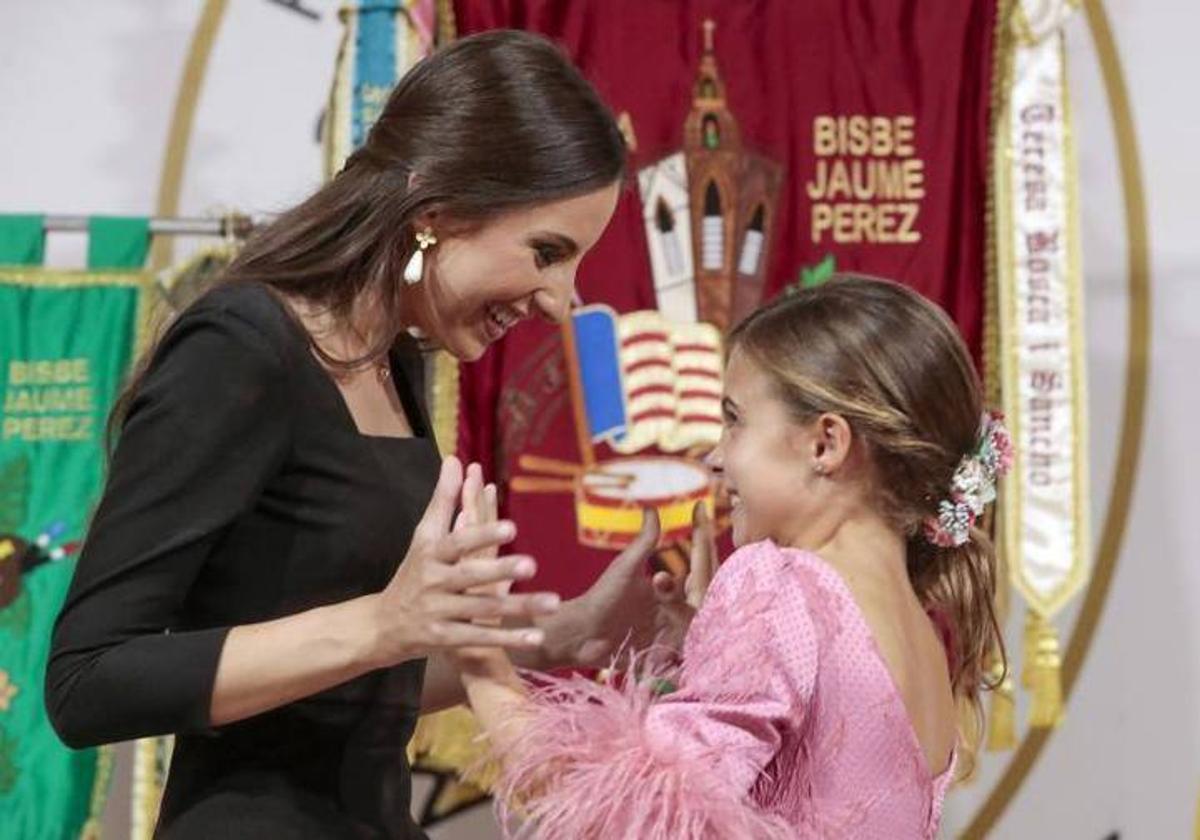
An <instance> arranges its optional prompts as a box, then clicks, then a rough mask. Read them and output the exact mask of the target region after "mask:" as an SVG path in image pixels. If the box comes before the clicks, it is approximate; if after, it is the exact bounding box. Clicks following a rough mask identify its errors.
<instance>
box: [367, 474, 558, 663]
mask: <svg viewBox="0 0 1200 840" xmlns="http://www.w3.org/2000/svg"><path fill="white" fill-rule="evenodd" d="M462 486H463V468H462V464H461V463H460V462H459V460H458V459H457V458H455V457H453V456H451V457H449V458H446V459H445V460H444V461H443V462H442V471H441V474H440V476H439V477H438V483H437V487H436V489H435V490H434V492H433V499H432V500H431V501H430V502H429V506H428V507H427V508H426V509H425V515H424V516H423V517H422V518H421V522H420V524H418V525H417V528H416V531H415V532H414V533H413V539H412V545H411V546H410V547H409V550H408V554H407V555H405V558H404V562H403V563H401V564H400V568H399V569H397V571H396V574H395V576H394V577H393V578H392V580H391V582H390V583H389V584H388V585H387V587H386V588H384V590H383V591H382V592H380V593H379V595H378V603H377V621H376V625H377V629H378V637H377V639H376V641H375V645H374V648H375V655H374V656H373V659H374V660H376V662H375V664H376V666H377V667H386V666H389V665H393V664H395V663H397V662H400V661H403V660H405V659H414V658H419V657H422V656H428V655H429V654H431V653H434V652H436V651H441V650H447V649H455V648H462V647H478V646H483V647H502V648H511V649H529V648H536V647H539V646H540V645H541V644H542V643H543V641H544V638H543V632H542V631H541V630H539V629H537V628H536V627H516V628H504V627H499V626H494V620H495V619H503V618H517V619H523V620H525V621H532V619H534V618H535V617H540V616H544V615H548V614H550V613H553V612H554V611H555V610H557V609H558V605H559V598H558V596H557V595H555V594H554V593H551V592H538V593H520V594H509V593H507V592H504V593H502V592H501V590H502V589H503V586H501V587H495V586H493V585H494V584H502V585H504V584H511V583H512V582H513V581H517V580H526V579H528V578H530V577H532V576H533V574H534V573H535V572H536V570H537V566H536V564H535V563H534V561H533V558H532V557H528V556H522V555H513V556H507V557H491V556H488V554H489V551H490V550H491V549H493V548H497V547H499V546H501V545H504V544H506V543H508V542H511V541H512V539H513V538H514V537H515V536H516V533H517V530H516V526H515V525H514V524H513V523H512V522H508V521H500V522H481V523H479V524H474V525H465V526H463V527H460V528H458V529H452V527H451V526H452V524H453V522H454V515H455V508H456V505H457V502H458V499H459V494H460V492H461V490H462ZM481 555H482V556H481ZM477 587H489V589H488V591H486V592H485V591H480V590H479V589H476V588H477ZM472 589H475V591H474V592H471V591H470V590H472Z"/></svg>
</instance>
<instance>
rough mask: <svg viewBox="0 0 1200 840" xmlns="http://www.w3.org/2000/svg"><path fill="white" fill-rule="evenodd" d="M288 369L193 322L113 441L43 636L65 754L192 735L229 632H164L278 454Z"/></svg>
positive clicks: (163, 357)
mask: <svg viewBox="0 0 1200 840" xmlns="http://www.w3.org/2000/svg"><path fill="white" fill-rule="evenodd" d="M290 396H291V395H290V394H289V387H288V370H287V367H286V366H285V364H284V363H283V361H282V359H281V357H280V355H279V353H278V352H277V351H276V349H275V348H274V347H273V346H272V345H271V343H270V342H269V341H268V339H267V338H266V336H265V335H264V334H263V332H262V331H260V330H259V329H258V328H257V327H256V326H255V325H254V324H252V323H251V322H249V321H248V320H246V319H244V318H242V317H241V316H240V315H238V314H236V313H234V312H231V311H229V310H222V309H211V308H210V309H207V310H206V309H204V308H200V309H198V310H197V309H194V310H192V311H191V312H189V313H186V314H185V315H183V316H182V317H181V318H180V319H179V320H178V321H177V322H176V323H175V324H174V325H173V327H172V328H171V330H170V331H169V332H168V333H167V335H166V336H165V337H164V340H163V342H162V343H161V344H160V346H159V347H158V349H157V351H156V353H155V357H154V361H153V363H152V364H151V367H150V368H149V370H148V371H147V374H146V376H145V378H144V379H143V381H142V383H141V385H140V387H139V388H138V391H137V396H136V398H135V399H134V401H133V403H132V405H131V407H130V412H129V414H128V416H127V419H126V421H125V425H124V427H123V429H122V431H121V435H120V438H119V441H118V443H117V446H116V450H115V452H114V453H113V457H112V461H111V464H110V467H109V476H108V481H107V484H106V486H105V490H104V495H103V497H102V499H101V502H100V505H99V508H98V510H97V512H96V515H95V518H94V520H93V521H92V524H91V527H90V529H89V531H88V534H87V537H86V539H85V541H84V546H83V550H82V552H81V554H80V557H79V561H78V566H77V568H76V571H75V576H74V579H73V580H72V582H71V587H70V590H69V591H68V593H67V597H66V600H65V602H64V605H63V609H62V612H61V613H60V614H59V617H58V621H57V623H56V625H55V629H54V636H53V640H52V646H51V653H50V661H49V666H48V668H47V673H46V707H47V711H48V713H49V717H50V720H51V722H52V723H53V725H54V728H55V729H56V730H57V732H58V734H59V736H60V737H61V738H62V739H63V741H64V742H65V743H67V744H68V745H70V746H72V747H82V746H87V745H93V744H99V743H108V742H113V741H121V740H126V739H129V738H135V737H144V736H148V735H157V734H163V733H168V732H189V731H197V730H203V729H205V728H207V727H208V726H209V709H210V706H211V699H212V698H211V695H212V688H213V681H214V678H215V676H216V669H217V662H218V659H219V657H220V654H221V648H222V645H223V644H224V640H225V636H226V634H227V632H228V629H229V628H226V627H216V628H202V629H193V628H181V627H179V626H178V623H179V620H180V616H181V615H182V613H183V606H184V604H185V601H186V599H187V596H188V590H189V588H190V587H191V586H192V584H193V582H194V581H195V580H196V578H197V575H198V574H199V573H200V571H201V569H202V567H203V565H204V562H205V558H206V556H207V555H208V553H209V551H210V550H212V548H213V546H214V543H215V542H216V541H217V540H218V539H219V538H220V536H221V534H222V532H223V531H224V530H225V529H226V528H227V527H228V526H229V525H230V524H231V523H232V522H233V521H234V520H235V519H236V518H237V517H238V516H239V515H240V514H241V513H243V512H245V511H247V510H249V509H250V508H251V507H253V505H254V504H255V502H256V500H257V499H258V497H259V496H260V494H261V493H262V490H263V487H264V486H265V484H266V482H267V481H268V480H269V479H270V478H271V477H272V476H273V475H274V474H276V473H277V472H278V471H279V469H280V467H281V465H282V464H283V462H284V459H285V457H286V455H287V452H288V449H289V447H290V445H291V444H290V439H291V428H290V419H289V402H290Z"/></svg>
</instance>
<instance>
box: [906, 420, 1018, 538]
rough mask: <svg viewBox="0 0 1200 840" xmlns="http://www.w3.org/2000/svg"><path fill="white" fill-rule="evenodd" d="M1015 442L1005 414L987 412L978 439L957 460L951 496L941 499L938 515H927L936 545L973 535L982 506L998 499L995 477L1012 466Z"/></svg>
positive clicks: (930, 535)
mask: <svg viewBox="0 0 1200 840" xmlns="http://www.w3.org/2000/svg"><path fill="white" fill-rule="evenodd" d="M1012 463H1013V445H1012V438H1010V437H1009V435H1008V429H1006V428H1005V427H1004V415H1003V414H1001V413H1000V412H998V411H988V412H984V414H983V417H982V419H981V420H980V423H979V443H978V444H977V445H976V447H975V451H974V452H968V453H967V454H966V455H964V456H963V459H962V460H961V461H959V462H958V468H957V469H955V470H954V477H953V478H951V480H950V496H949V498H946V499H942V500H941V501H940V502H939V503H938V512H937V515H936V516H930V517H927V518H926V519H925V538H926V539H927V540H929V541H930V542H931V543H933V544H934V545H936V546H941V547H942V548H953V547H957V546H960V545H963V544H964V543H966V542H967V540H969V539H970V538H971V526H972V525H974V524H975V522H976V520H978V519H979V517H980V515H981V514H982V513H983V509H984V508H985V507H986V506H987V505H989V504H990V503H992V502H994V501H995V500H996V478H997V477H998V476H1002V475H1006V474H1007V473H1008V471H1009V470H1010V469H1012Z"/></svg>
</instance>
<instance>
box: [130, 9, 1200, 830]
mask: <svg viewBox="0 0 1200 840" xmlns="http://www.w3.org/2000/svg"><path fill="white" fill-rule="evenodd" d="M226 5H227V0H205V3H204V7H203V9H202V10H201V13H200V19H199V21H198V22H197V24H196V28H195V30H194V31H193V33H192V40H191V45H190V48H189V50H188V57H187V64H186V65H185V67H184V73H183V78H182V80H181V82H180V86H179V93H178V95H177V96H176V99H175V106H174V109H173V112H172V115H171V125H170V130H169V132H168V135H167V148H166V151H165V153H164V156H163V172H162V177H161V179H160V181H159V189H158V206H157V208H156V210H157V212H158V213H159V214H160V215H174V214H176V213H178V209H179V195H180V191H181V188H182V185H183V175H184V171H185V168H186V163H187V160H186V159H187V150H188V145H189V141H190V139H191V132H192V126H193V123H194V118H195V113H196V104H197V101H198V100H199V96H200V90H201V88H202V87H203V83H204V76H205V72H206V70H207V68H208V61H209V58H210V56H211V55H212V48H213V44H214V43H215V41H216V37H217V32H218V30H219V28H220V24H221V20H222V19H223V17H224V15H225V10H226ZM1083 10H1084V14H1085V16H1086V19H1087V24H1088V31H1089V33H1090V34H1091V37H1092V44H1093V46H1094V48H1095V50H1096V55H1097V57H1098V59H1099V62H1100V69H1101V74H1102V76H1103V80H1104V89H1105V94H1106V97H1107V99H1108V106H1109V111H1110V114H1111V116H1112V122H1113V133H1114V135H1115V138H1116V143H1117V159H1118V164H1119V167H1120V172H1121V189H1122V193H1123V195H1124V204H1125V228H1126V239H1127V241H1128V260H1127V262H1128V272H1129V279H1128V289H1129V324H1128V350H1127V355H1126V360H1125V403H1124V412H1123V416H1122V420H1121V434H1120V440H1119V443H1118V447H1117V464H1116V470H1115V472H1114V475H1113V482H1112V487H1111V490H1110V492H1109V500H1108V509H1107V512H1106V514H1105V517H1104V530H1103V532H1102V533H1101V536H1100V542H1099V546H1098V549H1097V553H1096V560H1095V564H1094V567H1093V572H1092V581H1091V584H1090V585H1089V586H1088V589H1087V594H1086V595H1085V596H1084V601H1083V606H1082V608H1081V609H1080V613H1079V618H1078V620H1077V622H1076V624H1075V628H1074V631H1073V632H1072V634H1071V639H1070V642H1069V643H1068V645H1067V648H1066V653H1065V655H1064V657H1063V666H1062V677H1063V702H1064V703H1067V702H1069V700H1070V697H1071V693H1072V691H1073V689H1074V688H1075V683H1076V681H1077V679H1078V677H1079V673H1080V671H1081V669H1082V668H1083V663H1084V660H1085V659H1086V658H1087V653H1088V651H1089V649H1090V648H1091V645H1092V640H1093V637H1094V635H1095V631H1096V626H1097V625H1098V624H1099V622H1100V617H1101V616H1102V614H1103V612H1104V605H1105V603H1106V602H1107V600H1108V593H1109V589H1110V587H1111V585H1112V579H1113V574H1114V573H1115V571H1116V568H1117V560H1118V555H1119V554H1120V550H1121V545H1122V542H1123V541H1124V538H1125V531H1126V527H1127V525H1128V522H1129V510H1130V504H1131V502H1132V499H1133V487H1134V484H1135V479H1136V477H1137V472H1138V465H1139V462H1140V459H1141V447H1142V428H1143V425H1144V421H1145V408H1146V389H1147V381H1148V370H1149V359H1150V352H1149V351H1150V249H1149V235H1148V231H1147V228H1146V198H1145V192H1144V189H1143V184H1142V175H1141V163H1140V157H1139V154H1138V147H1137V137H1136V135H1135V132H1134V127H1133V114H1132V111H1131V109H1130V106H1129V93H1128V90H1127V89H1126V86H1125V77H1124V74H1123V72H1122V69H1121V61H1120V56H1119V54H1118V52H1117V45H1116V42H1115V40H1114V39H1113V34H1112V29H1111V27H1110V25H1109V20H1108V15H1107V13H1106V12H1105V10H1104V4H1103V2H1102V0H1086V2H1084V3H1083ZM173 250H174V249H173V247H172V243H171V241H170V240H169V239H164V240H163V241H162V243H161V246H160V245H159V243H156V244H155V249H154V251H153V252H152V255H151V265H152V266H153V267H155V268H163V267H165V266H166V265H167V263H169V262H170V261H171V258H172V256H173ZM1052 734H1053V730H1049V729H1031V730H1029V731H1028V732H1027V733H1026V734H1025V737H1024V738H1023V739H1022V741H1021V743H1020V745H1019V746H1018V747H1017V749H1016V752H1015V753H1014V754H1013V757H1012V758H1011V759H1010V760H1009V762H1008V765H1007V766H1006V767H1005V769H1004V773H1003V774H1002V775H1001V777H1000V779H999V780H998V781H997V782H996V783H995V785H993V787H992V790H991V793H990V794H989V795H988V798H987V799H986V800H985V801H984V803H983V805H982V806H981V807H980V808H979V810H978V811H977V812H976V813H975V817H974V818H973V819H972V820H971V822H970V824H968V826H967V827H966V828H965V829H964V830H963V833H962V835H961V837H962V838H964V840H975V838H982V837H984V836H986V834H987V833H988V831H990V830H991V829H992V828H993V827H994V826H995V825H996V823H997V822H998V821H999V819H1000V817H1001V815H1003V813H1004V811H1005V809H1006V808H1007V807H1008V805H1009V804H1010V803H1011V802H1012V800H1013V799H1014V798H1015V797H1016V794H1017V792H1018V791H1019V790H1020V788H1021V785H1022V784H1024V782H1025V779H1026V778H1027V777H1028V775H1029V771H1030V770H1031V769H1033V765H1034V764H1035V763H1036V762H1037V759H1038V757H1039V756H1040V755H1041V752H1042V749H1043V748H1044V747H1045V746H1046V743H1047V742H1048V741H1049V739H1050V737H1051V735H1052ZM1197 837H1198V838H1200V816H1198V828H1197Z"/></svg>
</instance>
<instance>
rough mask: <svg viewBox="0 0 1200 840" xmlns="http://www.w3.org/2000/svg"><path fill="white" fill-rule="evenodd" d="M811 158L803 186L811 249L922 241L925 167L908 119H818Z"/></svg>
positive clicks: (913, 121)
mask: <svg viewBox="0 0 1200 840" xmlns="http://www.w3.org/2000/svg"><path fill="white" fill-rule="evenodd" d="M813 154H814V155H815V156H816V162H815V166H814V170H813V174H812V178H811V179H810V180H809V181H808V183H806V184H805V191H806V192H807V193H808V197H809V199H810V200H811V201H812V214H811V225H810V230H811V236H812V241H813V243H821V242H825V241H827V240H832V241H834V242H839V243H846V242H879V243H894V244H910V243H914V242H920V241H921V231H920V229H919V227H918V225H917V219H918V216H919V215H920V212H921V199H923V198H924V197H925V161H924V160H922V159H921V158H920V157H918V156H917V153H916V119H915V118H914V117H913V116H912V115H911V114H901V115H898V116H894V117H882V116H866V115H864V114H854V115H849V116H847V115H841V116H833V115H830V114H822V115H820V116H818V117H816V118H814V119H813Z"/></svg>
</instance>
